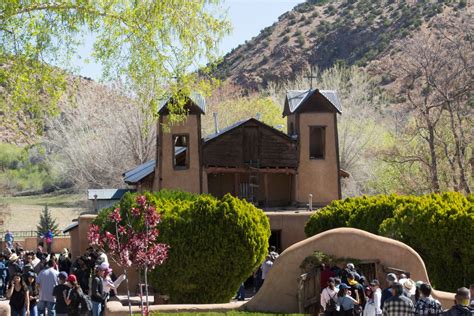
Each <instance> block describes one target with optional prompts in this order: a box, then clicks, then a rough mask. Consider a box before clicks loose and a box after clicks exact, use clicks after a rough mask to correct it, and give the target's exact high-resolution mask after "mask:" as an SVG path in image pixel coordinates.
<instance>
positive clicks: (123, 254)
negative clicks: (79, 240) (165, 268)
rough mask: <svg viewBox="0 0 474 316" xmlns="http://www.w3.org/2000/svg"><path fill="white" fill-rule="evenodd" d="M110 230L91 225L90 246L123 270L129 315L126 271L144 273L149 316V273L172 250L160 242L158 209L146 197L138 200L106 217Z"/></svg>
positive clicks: (144, 311)
mask: <svg viewBox="0 0 474 316" xmlns="http://www.w3.org/2000/svg"><path fill="white" fill-rule="evenodd" d="M107 216H108V219H109V224H110V225H107V227H99V226H98V225H95V224H93V225H91V226H90V228H89V234H88V237H89V242H90V243H91V245H95V246H97V247H99V248H101V249H103V250H104V251H105V252H106V253H107V254H108V255H109V256H110V258H111V259H112V260H113V261H114V262H116V263H117V264H118V265H119V266H121V267H123V269H124V273H125V276H126V280H127V281H126V282H127V296H128V301H129V311H130V315H132V311H131V304H130V290H129V285H128V275H127V268H130V267H131V266H132V265H133V266H136V267H138V268H140V269H143V271H144V272H145V280H144V281H145V297H146V306H145V307H144V306H143V298H142V297H140V299H141V300H142V315H148V310H149V302H148V271H149V270H152V269H154V268H155V267H156V266H159V265H161V264H163V262H164V261H165V260H166V258H167V256H168V249H169V246H168V245H166V244H163V243H159V242H158V236H159V230H158V224H159V222H160V215H159V214H158V213H157V211H156V209H155V207H153V206H152V205H150V204H149V203H148V201H147V198H146V197H145V196H143V195H141V196H137V198H136V201H135V203H134V204H132V205H130V207H127V208H119V207H118V208H115V209H114V210H113V211H111V212H109V213H108V214H107Z"/></svg>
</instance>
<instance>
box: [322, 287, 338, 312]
mask: <svg viewBox="0 0 474 316" xmlns="http://www.w3.org/2000/svg"><path fill="white" fill-rule="evenodd" d="M326 292H328V290H327V288H326ZM328 296H329V302H327V303H326V306H325V310H326V311H328V312H335V311H337V302H336V301H335V300H334V297H335V296H337V293H336V294H335V295H334V297H331V295H329V292H328Z"/></svg>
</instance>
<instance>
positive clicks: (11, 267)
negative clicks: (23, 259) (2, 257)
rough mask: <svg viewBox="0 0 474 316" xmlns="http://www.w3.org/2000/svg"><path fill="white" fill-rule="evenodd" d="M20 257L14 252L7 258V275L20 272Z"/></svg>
mask: <svg viewBox="0 0 474 316" xmlns="http://www.w3.org/2000/svg"><path fill="white" fill-rule="evenodd" d="M19 259H20V258H19V257H18V255H17V254H16V253H15V252H14V253H12V254H11V256H10V257H9V258H8V275H11V276H13V275H15V274H16V273H21V272H22V270H21V267H20V260H19Z"/></svg>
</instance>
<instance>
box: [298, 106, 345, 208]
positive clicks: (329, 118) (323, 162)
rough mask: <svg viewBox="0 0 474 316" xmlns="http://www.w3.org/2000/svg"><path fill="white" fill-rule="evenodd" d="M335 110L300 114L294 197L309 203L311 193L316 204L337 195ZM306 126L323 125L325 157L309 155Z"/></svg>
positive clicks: (328, 200)
mask: <svg viewBox="0 0 474 316" xmlns="http://www.w3.org/2000/svg"><path fill="white" fill-rule="evenodd" d="M334 115H335V114H334V113H321V112H318V113H302V114H299V136H298V137H299V145H298V146H299V166H298V174H297V176H296V178H297V180H296V185H297V187H296V200H297V201H298V202H299V203H305V204H306V203H308V195H309V194H310V193H311V194H313V203H314V204H315V205H326V204H329V203H330V202H331V201H333V200H337V199H339V179H338V177H339V172H338V157H337V150H336V144H337V143H336V129H335V119H334ZM309 126H326V135H325V158H324V159H309Z"/></svg>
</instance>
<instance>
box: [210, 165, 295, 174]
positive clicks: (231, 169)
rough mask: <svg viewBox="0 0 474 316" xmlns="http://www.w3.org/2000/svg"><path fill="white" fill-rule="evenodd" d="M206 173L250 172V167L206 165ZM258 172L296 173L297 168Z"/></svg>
mask: <svg viewBox="0 0 474 316" xmlns="http://www.w3.org/2000/svg"><path fill="white" fill-rule="evenodd" d="M205 170H206V173H208V174H209V173H247V172H249V169H248V168H242V167H237V168H235V167H206V168H205ZM256 172H258V173H263V174H265V173H284V174H296V170H295V169H290V168H262V169H258V171H256Z"/></svg>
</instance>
